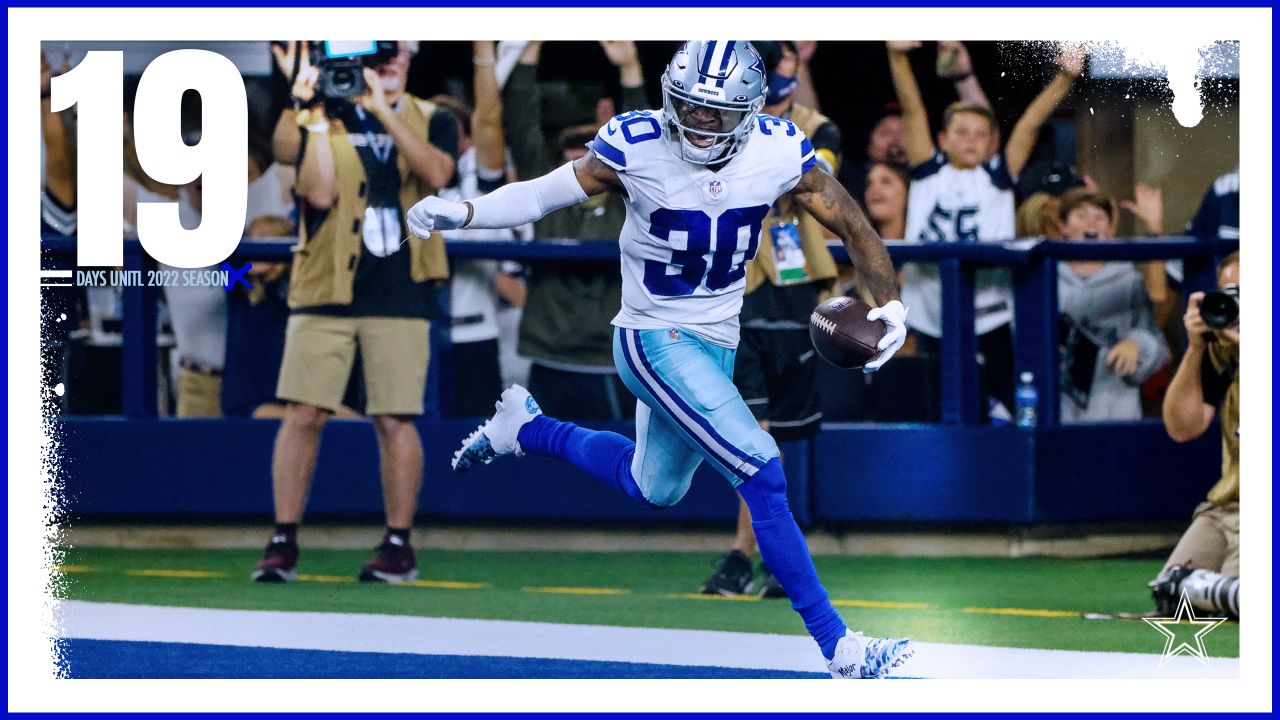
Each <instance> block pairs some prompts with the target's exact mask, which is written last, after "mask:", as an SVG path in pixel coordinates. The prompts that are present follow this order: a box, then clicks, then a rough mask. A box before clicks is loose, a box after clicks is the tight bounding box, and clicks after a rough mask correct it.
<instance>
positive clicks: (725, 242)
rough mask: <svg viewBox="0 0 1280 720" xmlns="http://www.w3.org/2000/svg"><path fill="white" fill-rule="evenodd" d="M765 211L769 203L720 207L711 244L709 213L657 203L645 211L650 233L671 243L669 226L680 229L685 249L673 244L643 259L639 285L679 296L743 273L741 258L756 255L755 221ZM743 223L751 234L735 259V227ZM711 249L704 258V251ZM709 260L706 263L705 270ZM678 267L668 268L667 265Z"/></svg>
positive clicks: (757, 224)
mask: <svg viewBox="0 0 1280 720" xmlns="http://www.w3.org/2000/svg"><path fill="white" fill-rule="evenodd" d="M768 214H769V206H768V205H757V206H756V207H747V208H734V209H732V210H725V211H724V212H722V213H720V216H719V217H717V218H716V219H715V237H716V247H715V250H714V252H712V249H711V226H712V219H711V217H709V216H708V215H707V214H706V213H705V212H703V211H701V210H668V209H666V208H659V209H657V210H654V211H653V212H652V213H651V214H650V215H649V233H650V234H651V235H653V236H654V237H656V238H658V239H659V240H661V241H663V242H666V243H670V242H671V233H672V232H683V233H685V236H686V237H687V238H688V240H687V242H686V243H685V249H684V250H678V249H675V248H672V250H671V259H670V260H669V261H667V262H662V261H660V260H645V261H644V286H645V287H646V288H647V289H648V290H649V292H651V293H653V294H654V295H661V296H664V297H683V296H685V295H692V294H693V291H694V290H696V289H697V288H698V286H699V285H702V284H703V282H704V277H705V283H706V286H707V289H708V290H723V289H725V288H727V287H729V286H730V285H733V284H734V283H736V282H738V281H739V280H741V279H742V278H743V276H744V275H745V274H746V263H747V261H748V260H750V259H751V258H753V257H755V256H756V249H757V248H758V247H759V246H760V225H761V223H763V222H764V218H765V216H766V215H768ZM744 227H745V228H748V232H749V235H748V237H749V238H750V241H749V244H748V245H747V251H746V253H745V254H743V256H742V262H739V263H736V264H735V263H734V262H733V256H734V254H735V253H736V252H737V250H738V233H739V232H740V231H741V230H742V228H744ZM708 252H710V253H711V259H710V262H709V263H708V260H707V257H706V256H707V253H708ZM708 265H710V269H709V270H708ZM673 266H674V267H678V268H679V269H680V272H679V273H676V274H670V273H668V272H667V270H668V268H671V267H673Z"/></svg>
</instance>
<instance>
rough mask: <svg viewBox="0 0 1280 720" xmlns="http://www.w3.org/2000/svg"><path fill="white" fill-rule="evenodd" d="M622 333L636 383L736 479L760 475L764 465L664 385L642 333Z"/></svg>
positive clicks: (624, 331) (622, 330)
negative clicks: (653, 364)
mask: <svg viewBox="0 0 1280 720" xmlns="http://www.w3.org/2000/svg"><path fill="white" fill-rule="evenodd" d="M620 332H622V333H624V335H623V337H624V338H625V340H626V341H625V342H624V343H623V350H624V351H626V353H625V354H627V355H628V357H627V363H628V365H630V366H631V369H632V372H633V373H634V374H635V375H636V379H638V380H639V381H640V383H641V384H642V385H644V387H645V389H646V390H648V391H649V393H650V394H651V395H653V397H654V399H655V400H657V401H658V402H659V403H661V404H662V405H663V407H664V408H665V409H666V410H667V412H668V413H669V414H670V415H671V417H672V418H674V419H675V421H676V422H677V423H679V424H680V426H681V427H683V428H684V430H685V432H687V433H689V435H691V436H692V437H693V438H694V439H695V440H697V441H698V442H699V445H701V446H702V447H703V449H705V450H706V451H707V452H708V453H710V454H711V455H712V456H713V457H715V458H717V459H719V460H720V462H721V463H722V464H723V465H724V466H725V467H727V468H729V469H730V470H732V471H733V473H734V474H735V475H738V476H739V477H741V478H743V479H744V480H746V479H750V478H751V477H753V476H754V475H755V474H756V470H757V469H759V468H760V467H762V466H763V465H764V463H762V462H760V461H759V460H757V459H756V458H754V457H752V456H751V455H748V454H747V453H745V452H743V451H742V450H740V449H738V448H737V447H736V446H735V445H733V444H732V443H730V442H728V441H726V440H725V439H724V437H722V436H721V435H720V434H719V433H717V432H716V431H715V429H714V428H712V426H711V423H710V422H708V421H707V419H706V418H704V417H703V416H702V415H701V414H699V413H698V412H697V411H695V410H694V409H693V408H692V407H690V406H689V405H688V404H687V403H685V402H684V401H683V400H682V399H681V398H680V395H679V393H677V392H675V391H674V390H673V389H672V388H671V387H670V386H669V385H667V384H666V383H665V382H663V380H662V378H660V377H659V376H658V374H657V373H656V372H654V371H653V366H652V364H650V362H649V359H648V358H647V357H646V356H645V354H644V346H643V344H642V343H641V341H640V334H639V333H638V332H636V331H635V330H630V329H621V330H620ZM630 353H634V354H635V359H636V360H638V361H639V365H638V366H637V364H636V363H635V362H633V361H632V358H631V357H630Z"/></svg>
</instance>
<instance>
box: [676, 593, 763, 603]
mask: <svg viewBox="0 0 1280 720" xmlns="http://www.w3.org/2000/svg"><path fill="white" fill-rule="evenodd" d="M667 597H669V598H674V599H676V600H729V601H731V602H756V601H759V600H760V596H759V595H720V594H719V593H717V594H715V595H708V594H705V593H675V594H672V595H668V596H667Z"/></svg>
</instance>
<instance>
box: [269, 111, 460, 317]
mask: <svg viewBox="0 0 1280 720" xmlns="http://www.w3.org/2000/svg"><path fill="white" fill-rule="evenodd" d="M401 103H402V109H401V111H400V114H399V116H398V117H399V118H400V121H401V122H403V123H404V124H405V125H406V126H407V127H408V128H409V130H410V131H411V132H412V133H413V134H414V135H415V136H417V137H421V138H426V139H427V140H428V142H429V141H430V137H429V125H430V118H431V116H432V114H433V113H434V112H435V110H436V107H435V105H434V104H433V103H430V102H428V101H426V100H422V99H419V98H416V97H414V96H412V95H409V94H405V96H404V98H403V99H402V100H401ZM328 141H329V147H330V149H331V150H332V151H333V162H334V175H335V177H336V183H337V188H338V199H337V201H336V202H335V203H334V205H333V207H331V208H329V211H328V215H327V216H326V217H325V218H324V220H323V221H321V223H320V225H319V227H317V228H315V230H314V232H309V231H308V227H307V225H308V223H306V222H302V223H299V229H298V244H297V245H295V246H294V248H293V253H294V255H293V275H292V278H291V281H290V285H289V307H290V308H305V307H310V306H313V305H350V304H351V301H352V295H353V292H352V287H353V284H354V281H355V276H356V266H357V265H358V264H359V262H360V253H361V246H362V244H363V238H362V235H361V230H362V228H361V224H362V223H363V222H364V217H365V208H366V207H367V205H368V202H367V198H366V195H367V192H368V182H367V176H366V173H365V167H364V164H363V163H362V162H361V160H360V155H359V153H358V152H357V151H356V148H355V146H354V145H353V144H352V143H351V140H350V139H349V136H348V132H347V129H346V128H345V127H344V125H343V124H342V122H341V121H338V120H331V121H330V130H329V137H328ZM303 142H307V139H305V138H304V140H303ZM396 168H397V170H398V171H399V175H400V227H401V228H402V229H403V228H405V225H404V210H405V209H406V208H408V207H410V206H412V205H413V204H414V203H416V202H418V201H419V200H421V199H422V198H424V197H426V196H428V195H433V194H435V192H436V190H437V189H438V188H433V187H431V186H430V185H428V184H427V183H425V182H423V181H422V180H421V179H419V178H418V177H417V176H416V175H414V174H413V173H412V172H411V171H410V170H409V164H408V161H406V160H405V157H404V154H403V153H396ZM404 234H405V235H406V236H409V233H408V231H407V229H406V230H404ZM408 245H409V266H410V276H411V278H412V280H413V282H415V283H422V282H428V281H432V280H444V279H447V278H448V277H449V263H448V260H447V258H446V257H445V250H444V238H442V237H441V235H440V233H438V232H436V233H432V234H431V237H429V238H425V239H424V238H419V237H413V236H409V241H408ZM401 252H403V250H401Z"/></svg>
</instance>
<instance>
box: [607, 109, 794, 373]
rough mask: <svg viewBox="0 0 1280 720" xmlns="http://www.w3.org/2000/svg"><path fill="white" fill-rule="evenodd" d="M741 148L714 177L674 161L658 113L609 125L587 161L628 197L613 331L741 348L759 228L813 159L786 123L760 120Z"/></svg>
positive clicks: (701, 168) (636, 114)
mask: <svg viewBox="0 0 1280 720" xmlns="http://www.w3.org/2000/svg"><path fill="white" fill-rule="evenodd" d="M756 120H757V125H756V128H755V130H754V131H753V132H752V133H751V136H750V140H749V141H748V143H747V146H746V147H745V148H744V149H743V151H742V152H741V153H739V154H738V155H737V156H736V157H734V158H733V159H731V160H730V161H729V162H728V164H726V165H725V166H724V167H722V168H720V170H719V172H713V171H712V170H711V169H710V168H708V167H704V166H701V165H695V164H692V163H689V162H686V161H684V160H681V159H679V158H677V157H676V156H675V155H674V154H673V153H672V152H671V151H670V150H669V149H668V148H667V142H668V141H667V140H664V139H663V137H662V127H661V125H660V124H659V123H661V122H662V121H663V114H662V111H660V110H639V111H634V112H629V113H626V114H624V115H619V116H617V117H615V118H613V119H612V120H610V121H609V122H608V124H606V125H605V126H604V127H603V128H601V129H600V132H599V133H597V134H596V137H595V139H594V140H592V142H591V151H592V153H593V154H594V155H595V156H596V157H597V158H598V159H599V160H600V161H601V162H603V163H604V164H606V165H608V166H609V167H611V168H613V169H614V170H616V171H617V173H618V177H619V178H620V179H621V180H622V185H623V187H624V188H625V189H626V194H627V197H626V207H627V220H626V223H625V224H624V225H623V227H622V235H621V236H620V237H619V239H618V241H619V244H620V246H621V250H622V310H621V312H619V313H618V315H617V317H615V318H614V319H613V324H614V325H616V326H618V327H624V328H632V329H636V330H657V329H663V328H670V327H678V328H684V329H687V330H689V331H691V332H694V333H697V334H698V335H700V336H702V337H704V338H706V339H707V340H709V341H711V342H713V343H716V344H717V345H722V346H724V347H730V348H732V347H737V345H738V313H739V312H740V311H741V309H742V294H743V290H744V288H745V287H746V270H745V268H746V264H747V262H748V261H749V260H751V259H752V258H753V257H755V255H756V249H757V248H758V247H759V244H760V226H761V223H762V222H763V221H764V219H765V216H766V215H768V214H769V209H770V208H771V207H772V206H773V203H774V201H775V200H777V199H778V197H779V196H781V195H783V194H784V193H787V192H789V191H790V190H791V189H792V188H793V187H795V186H796V183H798V182H799V181H800V176H801V175H802V174H804V173H805V172H806V171H807V170H809V169H810V168H811V167H813V166H814V165H815V164H816V162H817V158H816V156H815V154H814V151H813V146H812V145H811V144H810V143H809V140H808V138H806V137H805V136H804V133H803V132H801V131H800V129H799V128H797V127H796V126H795V125H794V124H792V123H791V122H790V121H788V120H783V119H780V118H775V117H772V116H769V115H759V116H757V118H756Z"/></svg>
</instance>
